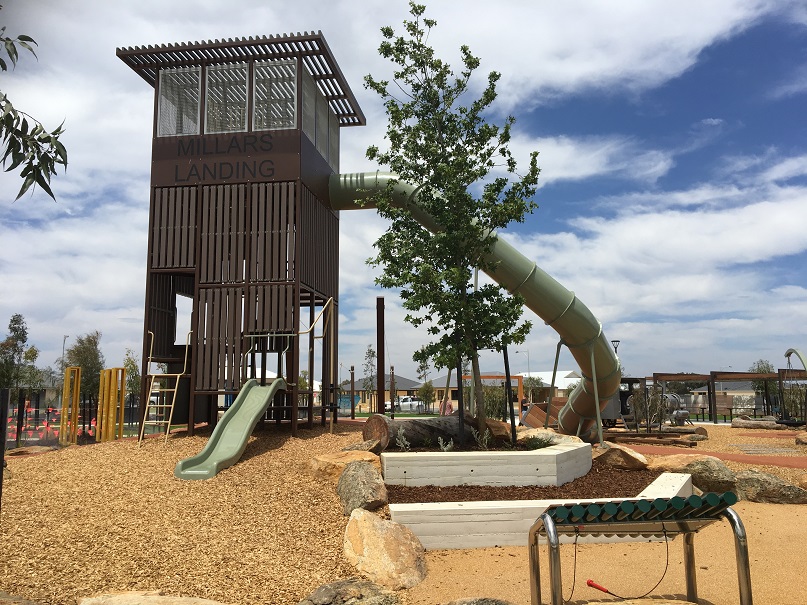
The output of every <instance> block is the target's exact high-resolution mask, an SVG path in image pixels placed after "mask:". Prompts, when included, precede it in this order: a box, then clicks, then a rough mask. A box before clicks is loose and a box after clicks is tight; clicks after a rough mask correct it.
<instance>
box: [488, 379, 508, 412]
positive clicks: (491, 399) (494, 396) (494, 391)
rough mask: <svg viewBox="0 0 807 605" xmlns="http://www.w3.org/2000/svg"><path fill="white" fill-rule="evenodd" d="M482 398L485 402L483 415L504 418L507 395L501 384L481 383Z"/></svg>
mask: <svg viewBox="0 0 807 605" xmlns="http://www.w3.org/2000/svg"><path fill="white" fill-rule="evenodd" d="M482 399H483V401H484V402H485V416H486V417H487V418H498V419H501V418H505V417H506V415H507V413H508V411H507V397H506V396H505V390H504V387H503V386H500V385H497V386H494V385H490V384H483V385H482Z"/></svg>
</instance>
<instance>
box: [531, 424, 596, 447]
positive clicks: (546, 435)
mask: <svg viewBox="0 0 807 605" xmlns="http://www.w3.org/2000/svg"><path fill="white" fill-rule="evenodd" d="M531 437H538V438H540V439H550V440H551V441H552V445H557V444H558V443H583V440H582V439H580V437H578V436H577V435H562V434H561V433H556V432H555V431H553V430H552V429H541V428H538V429H532V428H524V429H521V430H520V431H518V433H517V434H516V440H517V441H518V443H524V442H525V441H526V440H527V439H530V438H531Z"/></svg>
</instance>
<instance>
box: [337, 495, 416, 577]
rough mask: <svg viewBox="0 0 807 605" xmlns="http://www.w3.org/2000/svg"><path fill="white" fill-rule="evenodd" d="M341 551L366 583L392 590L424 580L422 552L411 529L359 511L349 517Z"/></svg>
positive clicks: (360, 509) (364, 511) (359, 509)
mask: <svg viewBox="0 0 807 605" xmlns="http://www.w3.org/2000/svg"><path fill="white" fill-rule="evenodd" d="M343 551H344V554H345V558H346V559H347V560H348V562H349V563H351V564H352V565H355V566H356V568H357V569H358V570H359V571H360V572H362V573H363V574H365V575H366V576H367V577H368V578H370V580H372V581H373V582H376V583H378V584H381V585H382V586H385V587H387V588H391V589H392V590H400V589H402V588H412V587H413V586H417V585H418V584H420V583H421V582H422V581H423V580H424V579H425V578H426V557H425V550H424V548H423V545H422V544H421V543H420V540H418V538H417V536H415V534H414V533H412V530H410V529H409V528H408V527H405V526H403V525H401V524H399V523H394V522H393V521H387V520H386V519H381V518H380V517H379V516H378V515H375V514H373V513H370V512H367V511H366V510H364V509H362V508H357V509H356V510H354V511H353V512H352V513H351V515H350V521H348V524H347V528H345V538H344V543H343Z"/></svg>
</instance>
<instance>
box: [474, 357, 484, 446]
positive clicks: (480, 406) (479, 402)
mask: <svg viewBox="0 0 807 605" xmlns="http://www.w3.org/2000/svg"><path fill="white" fill-rule="evenodd" d="M471 367H472V368H473V371H472V372H471V373H472V374H473V377H472V380H473V381H474V399H475V400H476V430H477V431H479V434H480V435H483V434H484V433H485V429H486V428H487V424H486V423H485V421H486V420H487V413H486V412H485V391H484V389H483V388H482V374H481V372H480V371H479V354H478V353H477V352H476V351H474V354H473V356H472V358H471Z"/></svg>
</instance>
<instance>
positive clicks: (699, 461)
mask: <svg viewBox="0 0 807 605" xmlns="http://www.w3.org/2000/svg"><path fill="white" fill-rule="evenodd" d="M648 468H650V469H652V470H660V471H664V472H667V473H689V474H690V475H692V484H693V485H694V486H695V487H697V488H698V489H700V490H701V491H704V492H718V493H722V492H730V491H733V490H734V487H735V485H736V482H737V477H736V476H735V474H734V472H733V471H732V470H731V469H730V468H729V467H728V466H726V465H725V463H724V462H723V461H722V460H720V459H719V458H715V457H714V456H707V455H705V454H674V455H672V456H657V457H655V458H653V460H651V461H650V463H649V465H648Z"/></svg>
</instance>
